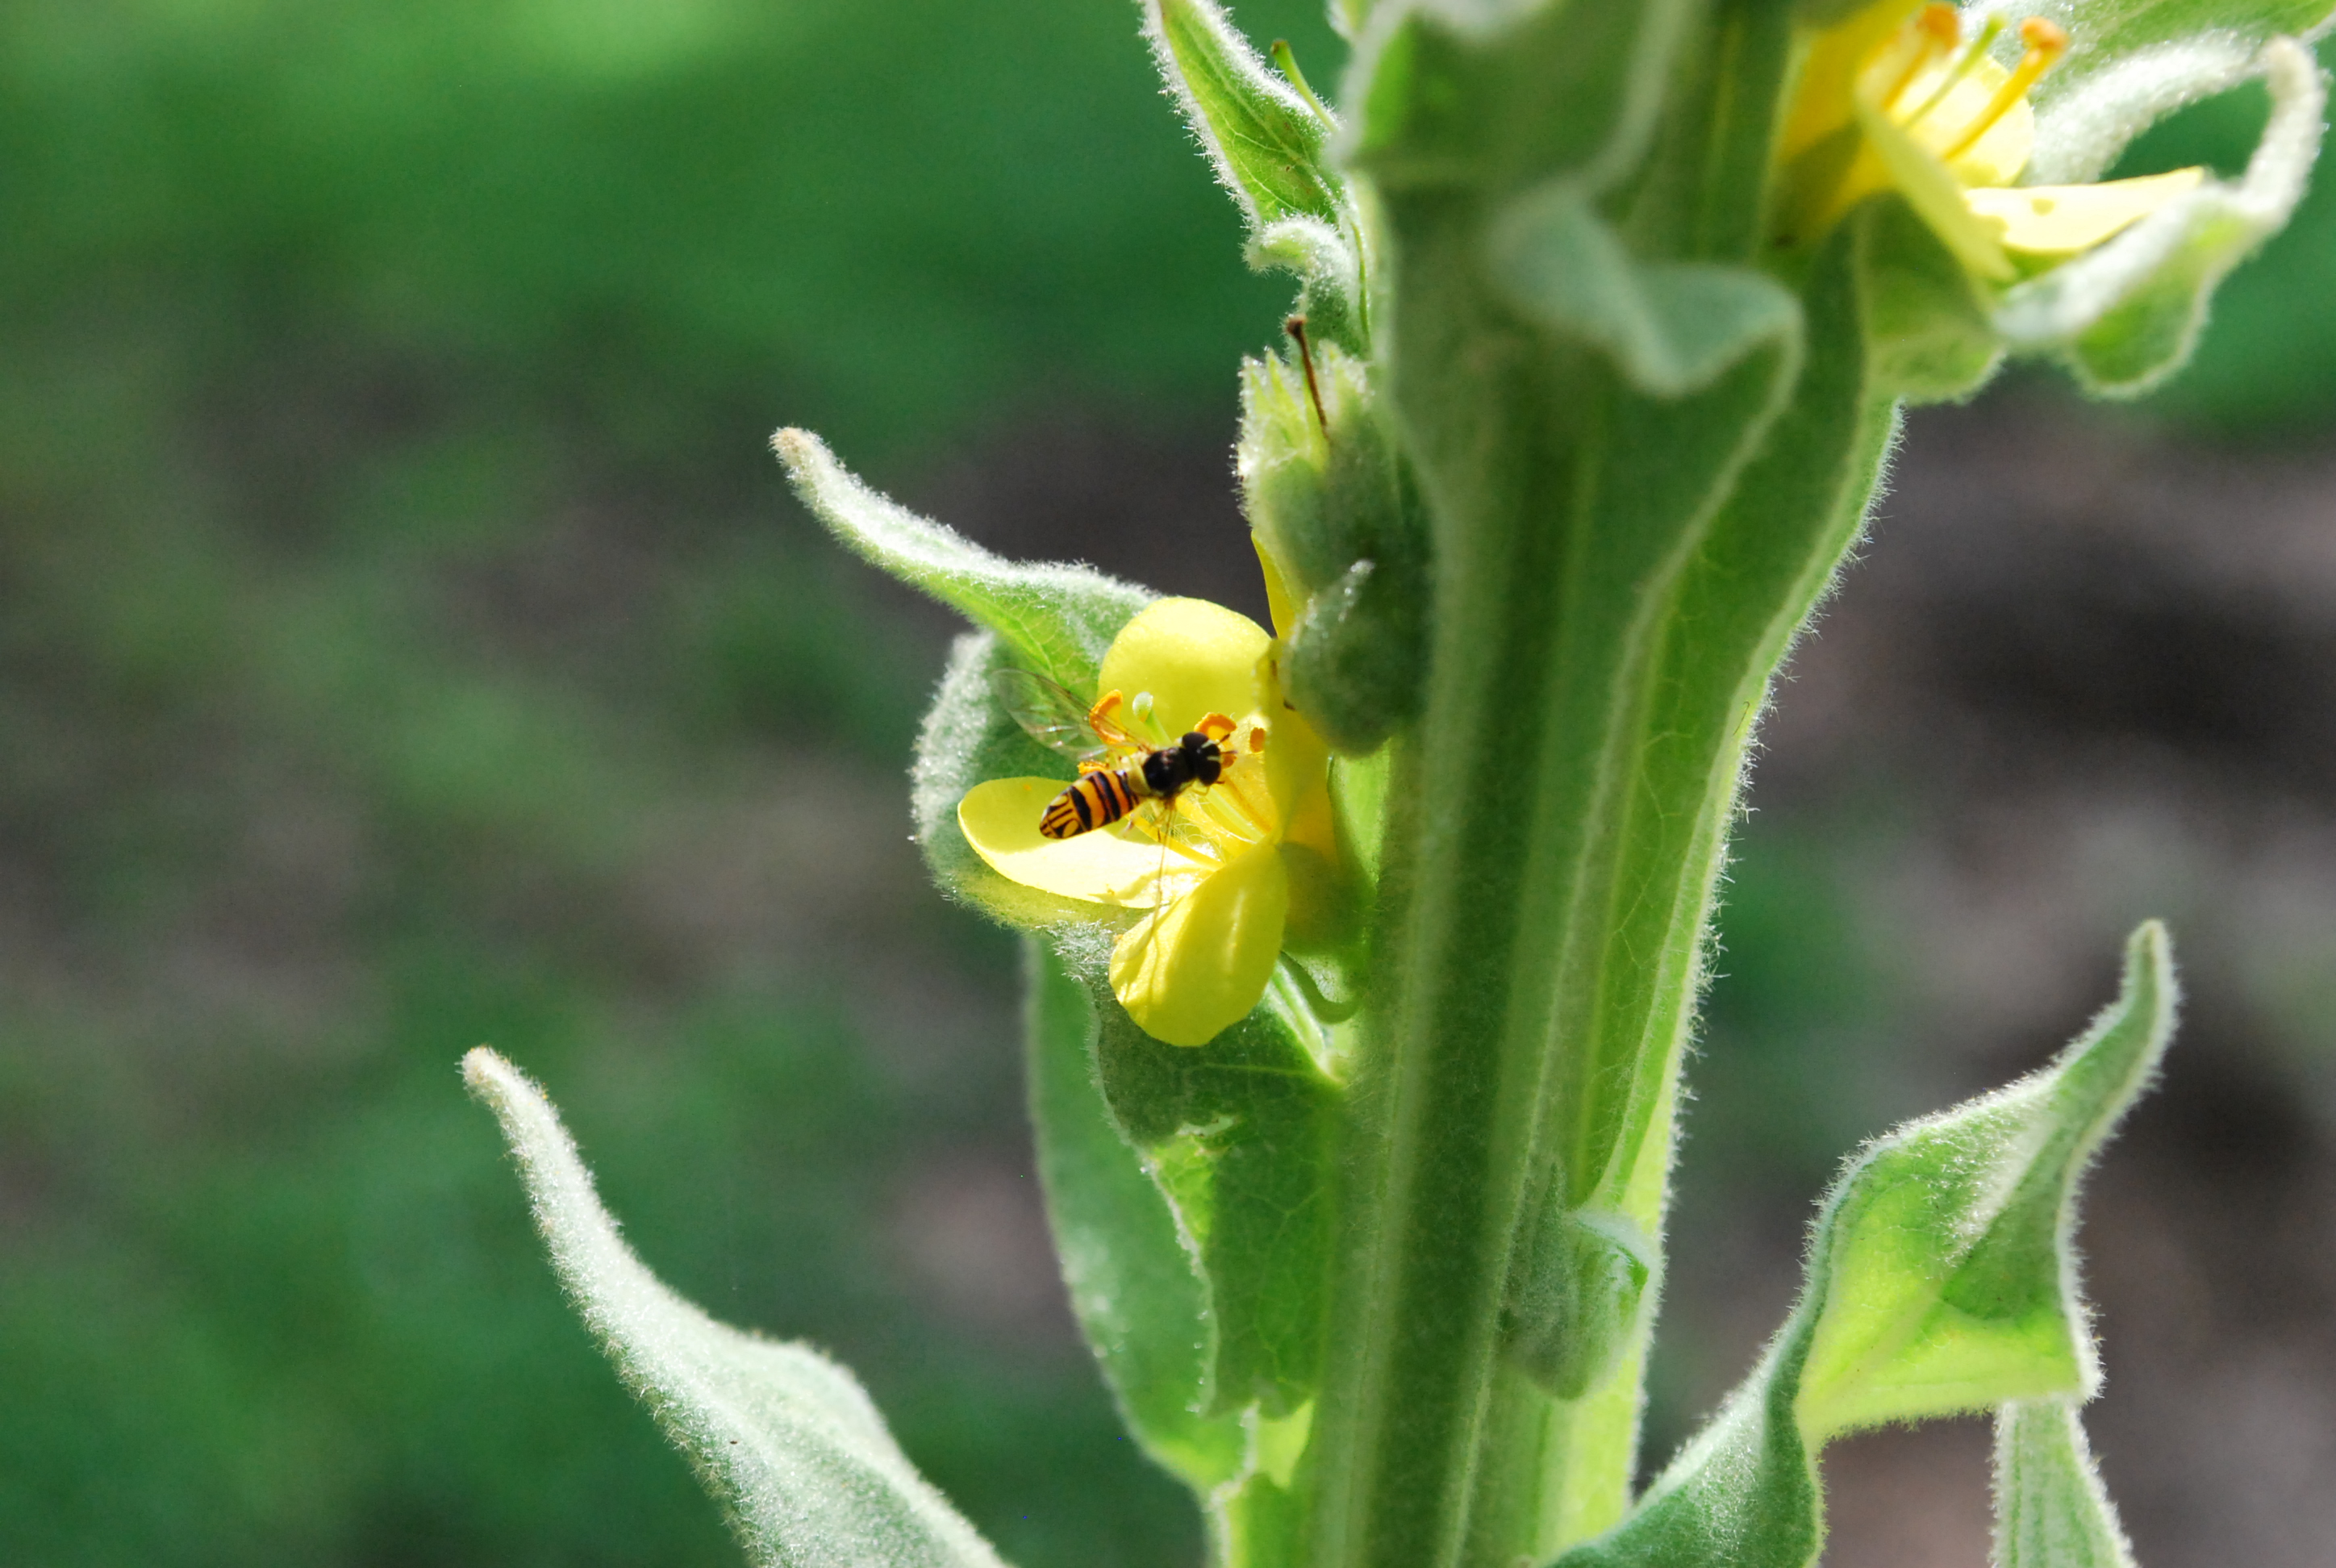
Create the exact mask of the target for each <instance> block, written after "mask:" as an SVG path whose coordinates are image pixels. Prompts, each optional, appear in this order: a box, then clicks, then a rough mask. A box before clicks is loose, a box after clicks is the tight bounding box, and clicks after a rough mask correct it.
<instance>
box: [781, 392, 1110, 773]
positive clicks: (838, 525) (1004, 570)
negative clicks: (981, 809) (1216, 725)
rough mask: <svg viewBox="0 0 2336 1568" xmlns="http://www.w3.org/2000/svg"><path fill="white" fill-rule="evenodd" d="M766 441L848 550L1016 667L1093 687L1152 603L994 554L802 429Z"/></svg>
mask: <svg viewBox="0 0 2336 1568" xmlns="http://www.w3.org/2000/svg"><path fill="white" fill-rule="evenodd" d="M771 445H772V446H773V448H774V449H775V450H776V451H777V453H778V454H779V458H780V461H781V462H783V463H785V464H786V467H787V477H788V479H789V480H790V481H792V482H793V485H794V490H795V494H796V495H797V496H799V497H801V498H802V501H803V505H805V506H806V507H808V508H810V509H811V511H812V512H813V515H814V516H816V517H817V518H818V519H819V520H820V521H822V522H823V523H825V524H826V525H827V527H828V530H829V531H831V532H832V533H833V534H834V535H835V537H836V538H837V539H838V540H840V541H842V543H843V544H844V545H845V546H846V547H847V548H849V549H850V550H852V552H853V553H854V554H856V555H858V556H859V557H860V558H861V560H866V561H867V562H868V563H869V564H871V566H876V567H880V568H881V569H882V570H885V571H888V572H891V574H892V575H893V576H894V577H897V578H899V579H900V580H901V581H902V582H905V583H907V584H909V585H910V587H912V588H917V589H923V590H924V591H925V592H927V593H929V594H931V595H932V596H933V597H934V598H935V599H939V600H940V601H941V602H942V603H943V604H946V605H949V606H951V607H952V608H954V609H958V610H959V611H960V612H962V613H963V614H964V615H965V616H966V617H967V618H968V619H970V620H972V621H973V622H974V623H975V624H976V625H978V626H980V627H984V628H988V630H990V631H992V632H994V633H996V634H997V635H998V638H999V640H1001V641H1002V642H1003V643H1004V644H1005V645H1006V647H1007V648H1008V649H1010V650H1011V651H1012V654H1013V656H1014V658H1015V659H1016V661H1017V662H1018V663H1019V664H1021V665H1022V666H1023V667H1026V668H1028V669H1031V670H1035V671H1037V673H1038V674H1040V675H1043V676H1046V677H1048V678H1050V679H1052V680H1054V681H1055V682H1056V683H1057V684H1059V685H1061V686H1065V687H1069V688H1070V689H1071V690H1073V691H1086V690H1091V689H1093V687H1094V686H1095V671H1096V670H1097V669H1098V668H1100V667H1102V664H1103V656H1104V651H1105V649H1106V648H1109V647H1110V646H1111V639H1112V638H1114V637H1116V636H1117V635H1118V634H1119V628H1121V627H1123V626H1125V625H1126V624H1127V623H1128V621H1129V620H1130V619H1132V618H1134V615H1135V612H1136V611H1137V610H1139V609H1143V608H1144V606H1145V605H1146V604H1149V603H1150V602H1151V601H1152V599H1153V597H1154V596H1153V594H1150V593H1147V592H1145V591H1144V589H1140V588H1136V587H1134V585H1132V584H1129V583H1124V582H1120V581H1118V580H1116V579H1113V578H1108V577H1105V576H1104V575H1103V574H1102V573H1101V572H1099V571H1095V570H1090V569H1089V568H1086V567H1084V566H1057V565H1024V564H1022V563H1020V562H1017V561H1010V560H1003V559H1001V558H999V557H998V556H995V555H992V554H990V553H989V552H988V550H984V549H982V548H981V547H980V546H979V545H978V544H975V543H974V542H973V541H970V540H968V539H966V538H965V537H964V536H962V535H960V534H959V533H956V532H954V531H951V530H949V529H947V528H944V527H942V526H941V525H940V524H939V523H937V522H930V521H926V520H925V519H923V518H921V517H919V516H917V515H916V513H914V512H912V511H909V510H908V509H907V508H905V507H903V506H900V505H899V504H898V503H896V502H893V501H891V499H890V498H889V497H886V496H882V495H879V494H878V493H877V492H874V491H872V490H871V489H869V488H868V487H867V486H866V485H865V484H862V483H861V482H860V480H859V478H858V477H857V476H856V475H854V474H853V473H852V472H851V471H849V470H848V469H846V468H845V467H844V466H843V465H842V463H838V462H837V461H836V459H835V454H834V453H832V452H830V451H828V449H827V446H826V444H825V443H823V442H822V441H821V440H820V439H819V437H818V436H816V435H813V434H812V433H811V432H809V431H807V430H782V431H780V432H779V433H777V434H776V435H774V436H773V437H772V438H771ZM952 805H954V802H952Z"/></svg>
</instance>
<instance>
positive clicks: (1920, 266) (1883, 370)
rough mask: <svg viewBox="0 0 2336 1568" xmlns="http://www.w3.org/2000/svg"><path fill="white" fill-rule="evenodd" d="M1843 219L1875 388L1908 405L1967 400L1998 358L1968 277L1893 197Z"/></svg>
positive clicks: (1999, 354)
mask: <svg viewBox="0 0 2336 1568" xmlns="http://www.w3.org/2000/svg"><path fill="white" fill-rule="evenodd" d="M1850 221H1851V223H1852V224H1854V226H1855V229H1856V235H1855V239H1854V245H1855V250H1854V255H1855V262H1854V265H1855V267H1856V269H1857V274H1858V280H1859V288H1858V304H1859V307H1860V310H1861V313H1862V316H1863V325H1864V336H1865V343H1866V354H1867V365H1868V367H1869V374H1870V375H1872V377H1873V380H1874V386H1875V387H1876V388H1877V389H1881V390H1883V391H1885V392H1887V393H1890V394H1895V395H1897V396H1899V397H1903V398H1904V399H1906V400H1907V401H1908V402H1910V403H1942V402H1945V401H1947V400H1949V399H1952V398H1959V397H1968V396H1970V395H1971V394H1972V393H1973V392H1976V391H1977V390H1978V389H1979V388H1980V387H1981V385H1984V384H1985V383H1986V381H1987V379H1988V377H1989V376H1990V375H1993V374H1994V373H1995V367H1996V366H1997V365H1998V364H2000V362H2001V360H2002V358H2003V345H2002V343H2001V342H2000V341H1999V340H1998V339H1997V337H1996V335H1995V326H1994V324H1993V323H1992V322H1990V320H1989V319H1988V314H1987V307H1986V306H1985V305H1984V304H1983V303H1982V302H1981V299H1980V297H1979V295H1978V293H1977V292H1976V291H1975V290H1974V289H1973V287H1972V286H1971V274H1970V273H1969V272H1968V271H1967V270H1965V268H1964V267H1963V264H1962V263H1961V261H1959V260H1957V259H1956V258H1955V255H1954V253H1953V252H1952V251H1951V250H1949V249H1948V248H1946V247H1945V246H1944V245H1942V244H1941V243H1940V241H1939V237H1938V235H1937V234H1935V233H1934V232H1932V229H1931V226H1930V225H1929V224H1927V223H1924V222H1923V221H1922V219H1920V218H1918V217H1916V216H1915V214H1914V209H1913V208H1911V207H1909V206H1907V205H1906V203H1905V201H1904V200H1903V199H1901V198H1899V197H1897V196H1895V195H1892V196H1888V197H1884V198H1882V199H1880V200H1874V201H1869V202H1867V203H1865V205H1864V206H1863V207H1861V208H1859V209H1858V210H1857V212H1856V214H1855V215H1854V217H1853V218H1852V219H1850Z"/></svg>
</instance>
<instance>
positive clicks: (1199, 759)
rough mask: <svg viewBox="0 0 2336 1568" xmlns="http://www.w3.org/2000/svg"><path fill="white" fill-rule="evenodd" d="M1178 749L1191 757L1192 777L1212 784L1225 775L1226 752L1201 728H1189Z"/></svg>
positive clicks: (1177, 745) (1178, 744) (1177, 744)
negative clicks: (1203, 732)
mask: <svg viewBox="0 0 2336 1568" xmlns="http://www.w3.org/2000/svg"><path fill="white" fill-rule="evenodd" d="M1176 749H1177V750H1179V751H1181V752H1183V754H1184V755H1185V756H1186V757H1188V758H1190V759H1191V767H1192V777H1193V778H1194V779H1196V780H1198V781H1199V782H1200V783H1202V784H1214V783H1216V782H1217V780H1218V779H1219V778H1221V777H1222V776H1223V775H1224V771H1225V754H1224V751H1223V749H1222V747H1220V746H1219V745H1217V743H1216V742H1215V741H1213V740H1212V739H1210V738H1209V737H1208V736H1207V735H1203V734H1202V733H1201V732H1200V731H1199V730H1187V731H1186V732H1185V734H1184V738H1183V739H1182V740H1180V741H1178V742H1177V743H1176Z"/></svg>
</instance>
